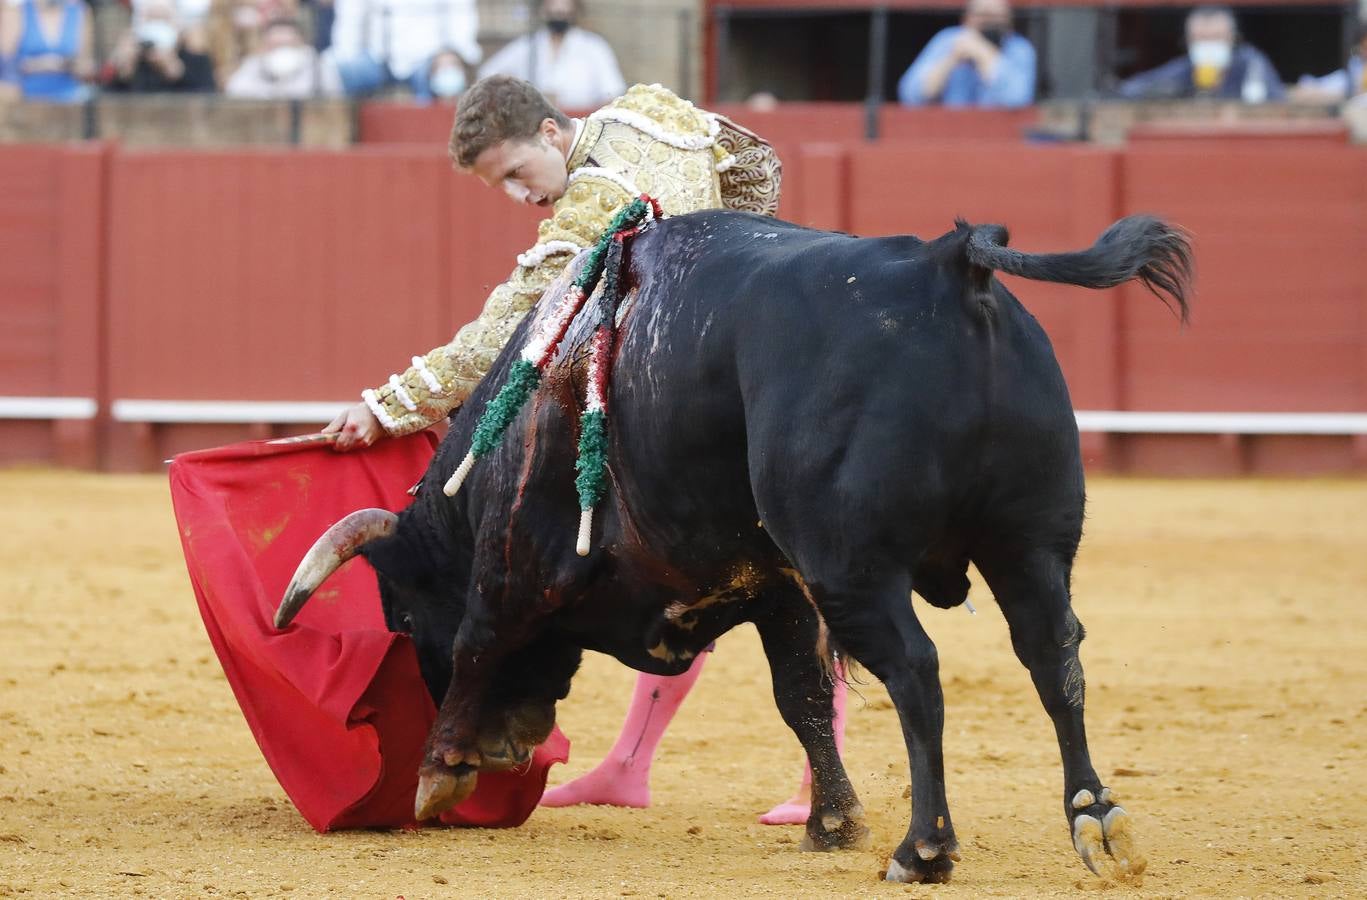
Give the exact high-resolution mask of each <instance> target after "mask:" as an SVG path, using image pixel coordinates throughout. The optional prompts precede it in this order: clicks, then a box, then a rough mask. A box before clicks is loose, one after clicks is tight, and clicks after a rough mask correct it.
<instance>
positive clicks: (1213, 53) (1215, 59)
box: [1187, 41, 1234, 69]
mask: <svg viewBox="0 0 1367 900" xmlns="http://www.w3.org/2000/svg"><path fill="white" fill-rule="evenodd" d="M1233 54H1234V48H1233V47H1232V46H1230V45H1229V44H1228V43H1226V42H1224V41H1193V42H1192V44H1191V46H1190V47H1188V48H1187V56H1188V58H1189V59H1191V64H1192V65H1193V66H1209V67H1211V68H1213V69H1228V68H1229V60H1230V57H1231V56H1233Z"/></svg>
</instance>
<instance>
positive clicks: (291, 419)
mask: <svg viewBox="0 0 1367 900" xmlns="http://www.w3.org/2000/svg"><path fill="white" fill-rule="evenodd" d="M351 405H352V404H351V403H350V402H348V401H346V400H337V401H334V402H320V401H250V400H243V401H237V400H221V401H220V400H115V401H114V403H113V407H112V410H111V412H112V415H113V418H114V419H115V421H118V422H154V423H167V424H174V423H232V424H237V423H253V422H262V423H305V422H327V421H329V420H331V419H332V418H333V417H334V416H335V415H337V413H338V412H340V411H341V410H342V409H344V408H345V407H347V406H351ZM94 415H95V401H94V400H88V399H86V398H82V397H0V418H9V419H89V418H91V417H93V416H94ZM1076 415H1077V427H1078V429H1079V430H1080V431H1102V432H1112V433H1120V434H1331V435H1332V434H1367V413H1250V412H1136V411H1133V410H1078V411H1077V413H1076Z"/></svg>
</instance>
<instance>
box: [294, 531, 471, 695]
mask: <svg viewBox="0 0 1367 900" xmlns="http://www.w3.org/2000/svg"><path fill="white" fill-rule="evenodd" d="M398 526H399V517H398V516H396V515H395V514H394V513H392V512H389V511H388V510H383V509H363V510H360V511H358V512H354V513H352V514H351V515H349V516H347V517H346V518H344V519H342V520H341V521H340V522H338V523H336V524H335V525H333V526H332V527H331V528H329V529H328V530H327V532H326V533H325V534H324V535H323V536H322V537H320V538H319V539H318V540H317V541H316V542H315V543H314V545H313V547H312V548H310V550H309V552H308V553H307V554H305V556H304V559H303V561H302V562H300V563H299V569H298V571H296V572H295V573H294V578H293V579H291V580H290V583H289V587H287V588H286V589H285V596H284V599H283V600H282V601H281V602H280V608H279V609H278V610H277V611H276V613H275V627H276V628H285V627H286V626H288V625H289V624H290V622H292V621H293V620H294V617H295V616H297V615H298V614H299V611H300V610H301V609H303V608H304V604H305V603H307V602H308V599H309V598H310V597H311V596H313V593H314V591H316V590H318V588H320V587H321V586H322V585H323V582H324V581H326V580H327V579H328V578H329V577H330V576H331V575H332V573H333V572H336V571H337V569H339V568H340V567H341V566H342V564H343V563H345V562H346V561H347V560H349V559H351V558H352V557H353V556H356V555H357V554H360V555H362V556H365V557H366V558H367V559H368V560H369V561H370V563H371V565H372V566H373V567H374V569H375V574H376V578H377V580H378V582H379V588H380V604H381V606H382V607H383V611H384V624H385V627H386V628H388V629H389V630H390V631H393V632H396V633H399V634H406V635H408V636H409V637H410V638H411V639H412V640H413V644H414V648H415V649H416V651H417V655H418V668H419V669H420V670H421V672H422V678H423V682H424V683H426V685H427V690H428V692H429V693H430V694H431V695H432V701H433V702H434V703H440V702H441V700H442V697H443V696H445V694H446V688H447V685H449V684H450V683H451V644H452V641H453V640H454V639H455V636H456V630H457V629H458V628H459V627H460V621H461V618H462V616H463V614H464V608H465V605H464V602H463V598H461V597H459V596H457V595H454V594H453V592H452V591H451V585H452V584H453V583H454V581H453V579H452V577H451V576H452V574H453V573H451V572H450V571H449V567H447V566H440V567H438V566H436V565H433V564H432V562H433V561H432V560H431V559H430V555H429V554H424V553H421V552H414V550H413V548H408V547H406V546H404V545H405V544H406V541H405V540H404V535H403V533H402V530H401V529H399V527H398ZM398 572H402V573H403V577H396V576H395V575H392V574H390V573H398Z"/></svg>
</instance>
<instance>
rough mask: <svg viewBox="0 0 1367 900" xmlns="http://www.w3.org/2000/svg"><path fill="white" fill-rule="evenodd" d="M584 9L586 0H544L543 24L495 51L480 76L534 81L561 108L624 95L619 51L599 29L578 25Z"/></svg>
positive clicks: (600, 102)
mask: <svg viewBox="0 0 1367 900" xmlns="http://www.w3.org/2000/svg"><path fill="white" fill-rule="evenodd" d="M583 11H584V7H583V4H582V2H581V0H540V3H539V10H538V15H539V18H540V21H541V26H540V27H539V28H537V29H536V31H534V32H532V33H531V34H528V35H523V36H522V37H520V38H517V39H516V40H514V41H511V42H510V43H509V44H508V45H507V46H506V47H504V48H503V49H502V50H500V51H498V52H497V53H495V54H494V55H493V56H491V57H490V58H489V61H488V62H486V63H485V64H484V65H483V66H481V67H480V70H479V77H480V78H484V77H487V76H489V75H511V76H513V77H514V78H521V79H522V80H523V81H530V82H531V83H532V84H534V85H535V86H536V89H537V90H539V91H540V92H541V93H542V94H543V95H544V96H545V97H546V99H547V100H549V101H550V102H551V105H553V106H557V107H560V108H561V109H571V110H591V109H597V108H598V107H600V106H602V105H603V104H604V103H607V102H608V101H609V100H612V99H613V98H614V97H618V96H620V95H621V94H622V93H623V92H625V91H626V89H627V85H626V82H625V81H624V80H623V79H622V70H621V69H620V68H618V66H617V56H616V55H615V54H614V53H613V52H612V47H611V46H610V45H609V44H608V42H607V41H606V40H604V39H603V38H602V37H601V36H600V35H597V34H594V33H593V32H592V31H585V30H584V29H582V28H579V27H577V26H576V25H575V22H576V21H577V20H578V19H579V18H580V16H581V15H582V14H583Z"/></svg>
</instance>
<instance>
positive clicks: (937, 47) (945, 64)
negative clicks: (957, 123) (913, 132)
mask: <svg viewBox="0 0 1367 900" xmlns="http://www.w3.org/2000/svg"><path fill="white" fill-rule="evenodd" d="M897 99H899V100H901V101H902V103H903V104H904V105H906V106H926V105H929V104H934V103H939V104H941V105H943V106H1029V105H1030V104H1031V103H1033V102H1034V101H1035V48H1034V46H1032V45H1031V43H1030V42H1029V41H1028V40H1026V39H1025V38H1023V37H1021V36H1020V35H1019V34H1016V33H1015V31H1013V30H1012V26H1011V5H1010V4H1009V3H1008V2H1007V0H969V2H968V7H967V8H966V9H965V10H964V18H963V24H962V25H955V26H952V27H950V28H946V29H944V30H942V31H940V32H939V33H938V34H936V35H935V37H933V38H931V39H930V43H929V44H926V46H925V49H924V50H922V51H921V55H920V56H918V57H916V61H915V62H913V63H912V64H911V68H909V69H907V71H906V73H905V74H904V75H902V79H901V80H900V81H899V82H897Z"/></svg>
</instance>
